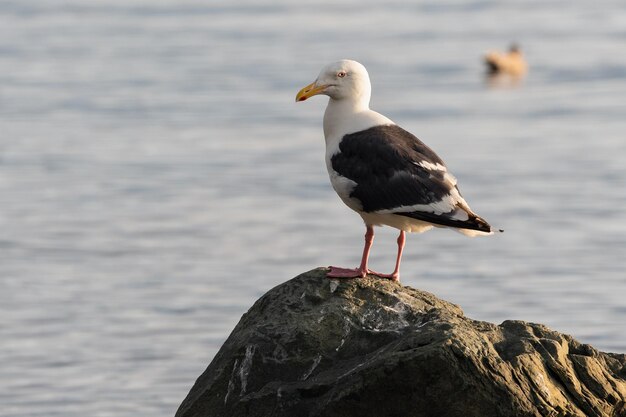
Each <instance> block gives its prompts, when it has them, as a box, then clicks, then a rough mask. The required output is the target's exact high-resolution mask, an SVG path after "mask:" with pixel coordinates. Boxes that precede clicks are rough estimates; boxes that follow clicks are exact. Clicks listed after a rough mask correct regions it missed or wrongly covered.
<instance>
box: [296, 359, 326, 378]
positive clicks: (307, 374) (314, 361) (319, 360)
mask: <svg viewBox="0 0 626 417" xmlns="http://www.w3.org/2000/svg"><path fill="white" fill-rule="evenodd" d="M321 360H322V355H321V354H320V353H318V354H317V357H316V358H315V359H314V360H313V365H311V368H310V369H309V370H308V371H307V372H305V373H304V375H302V378H300V380H301V381H306V379H307V378H308V377H310V376H311V374H312V373H313V371H314V370H315V368H317V365H319V364H320V362H321Z"/></svg>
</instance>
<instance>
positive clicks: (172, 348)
mask: <svg viewBox="0 0 626 417" xmlns="http://www.w3.org/2000/svg"><path fill="white" fill-rule="evenodd" d="M383 4H384V5H383ZM512 40H516V41H518V42H519V43H520V44H521V45H522V48H523V49H524V50H525V51H526V53H527V56H528V60H529V61H530V65H531V72H530V74H529V76H528V77H527V78H526V79H525V80H524V82H523V83H521V84H520V85H518V86H516V87H509V88H490V87H488V86H487V85H486V83H485V81H484V79H483V77H482V67H481V61H480V57H481V55H482V54H483V53H484V52H486V51H487V50H488V49H491V48H500V49H501V48H505V47H507V46H508V44H509V42H510V41H512ZM344 57H348V58H353V59H357V60H359V61H361V62H362V63H364V64H365V65H366V66H367V67H368V69H369V71H370V75H371V78H372V80H373V84H374V93H373V102H372V107H373V108H375V109H376V110H379V111H381V112H383V113H385V114H387V115H388V116H389V117H391V118H392V119H394V120H395V121H396V122H398V123H399V124H401V125H402V126H404V127H405V128H407V129H409V130H411V131H413V132H414V133H415V134H416V135H417V136H418V137H420V138H421V139H423V140H424V141H426V142H427V143H428V144H430V145H431V146H432V147H433V148H435V149H436V150H437V152H438V153H439V154H440V155H441V156H442V157H443V158H444V159H445V160H446V161H447V163H448V165H449V166H450V168H451V169H452V171H453V172H454V173H455V175H456V176H457V177H458V178H459V181H460V187H461V190H462V192H463V193H464V195H465V197H466V198H467V200H468V201H469V202H470V204H471V205H472V207H473V208H474V209H475V210H476V211H477V212H478V213H480V214H481V215H483V216H484V217H486V218H487V219H488V220H489V221H490V222H491V223H492V224H496V225H498V226H500V227H503V228H505V229H506V232H505V233H504V234H502V235H499V236H495V237H491V238H483V239H468V238H465V237H463V236H461V235H458V234H456V233H452V232H449V231H445V230H437V231H434V232H430V233H427V234H424V235H412V236H409V239H408V244H407V248H406V252H405V256H404V264H403V271H402V272H403V283H404V284H405V285H410V286H413V287H417V288H421V289H424V290H428V291H432V292H434V293H435V294H436V295H438V296H440V297H442V298H444V299H447V300H450V301H452V302H455V303H458V304H460V305H461V306H462V307H463V309H464V311H465V312H466V314H467V315H468V316H470V317H472V318H476V319H482V320H488V321H492V322H496V323H499V322H501V321H503V320H505V319H523V320H528V321H535V322H541V323H544V324H547V325H549V326H550V327H552V328H554V329H556V330H559V331H562V332H566V333H570V334H572V335H574V336H575V337H576V338H577V339H579V340H581V341H583V342H588V343H592V344H593V345H594V346H596V347H598V348H600V349H602V350H607V351H614V352H626V320H625V318H626V296H625V294H626V279H625V270H626V251H625V250H626V209H625V207H626V6H625V5H624V3H623V2H622V1H596V2H585V1H582V0H576V1H569V0H568V1H544V0H542V1H526V2H502V1H439V0H436V1H435V0H432V1H424V2H422V1H420V2H413V3H412V4H409V3H407V2H404V1H396V2H393V1H392V2H376V1H371V0H369V1H368V0H365V1H361V0H360V1H347V2H337V1H324V2H310V1H299V2H291V1H287V0H278V1H243V2H237V3H236V4H235V3H234V2H226V1H223V2H215V1H209V2H200V1H190V0H185V1H174V0H171V1H155V0H150V1H148V0H138V1H133V2H129V1H127V0H106V1H105V0H92V1H82V2H81V1H78V0H68V1H62V2H60V1H52V0H50V1H45V0H41V1H35V0H33V1H22V0H14V1H0V230H1V232H0V404H2V406H1V407H0V415H2V416H40V415H46V416H48V417H52V416H63V417H73V416H86V415H89V416H133V417H134V416H142V415H143V416H148V415H149V416H171V415H173V414H174V411H175V409H176V408H177V406H178V404H179V403H180V402H181V401H182V399H183V398H184V396H185V395H186V393H187V392H188V390H189V389H190V387H191V385H192V384H193V382H194V381H195V378H196V377H197V376H198V375H199V374H200V373H201V372H202V371H203V370H204V369H205V367H206V366H207V365H208V363H209V362H210V360H211V359H212V358H213V356H214V355H215V353H216V352H217V350H218V349H219V347H220V346H221V344H222V342H223V341H224V340H225V338H226V337H227V336H228V334H229V332H230V330H231V329H232V327H233V326H234V325H235V324H236V322H237V321H238V320H239V318H240V316H241V315H242V314H243V313H244V312H245V311H246V310H247V309H248V308H249V307H250V305H251V304H252V303H253V301H254V300H256V299H257V298H258V297H259V296H260V295H261V294H263V293H264V292H265V291H267V290H269V289H270V288H272V287H273V286H275V285H277V284H280V283H282V282H284V281H286V280H288V279H290V278H291V277H293V276H295V275H296V274H298V273H300V272H303V271H307V270H309V269H312V268H314V267H317V266H322V265H329V264H336V265H344V266H354V265H356V264H357V263H358V260H359V257H360V252H361V245H362V235H363V233H364V228H363V226H362V224H361V221H360V219H359V217H358V216H357V215H355V214H354V213H352V212H350V210H348V209H347V208H346V207H344V206H343V205H342V203H341V202H340V201H339V199H338V198H337V197H336V196H335V194H334V192H333V191H332V189H331V188H330V185H329V183H328V178H327V174H326V171H325V166H324V162H323V152H324V146H323V139H322V130H321V119H322V113H323V109H324V107H325V105H326V99H325V98H322V97H317V98H314V99H312V100H310V101H307V102H306V103H301V104H297V105H296V104H295V103H294V102H293V101H294V96H295V93H296V91H297V90H298V89H299V88H300V87H302V86H304V85H305V84H308V83H309V82H311V81H313V79H314V78H315V77H316V76H317V73H318V71H319V69H320V67H321V66H322V65H324V64H326V63H328V62H330V61H333V60H336V59H340V58H344ZM394 254H395V231H392V230H386V229H382V230H380V231H379V232H378V235H377V241H376V244H375V246H374V252H373V258H372V267H373V268H375V269H379V270H383V271H385V270H391V269H392V267H393V260H394Z"/></svg>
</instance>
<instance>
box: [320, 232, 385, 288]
mask: <svg viewBox="0 0 626 417" xmlns="http://www.w3.org/2000/svg"><path fill="white" fill-rule="evenodd" d="M373 243H374V227H373V226H369V225H368V226H367V230H366V232H365V246H364V247H363V256H362V257H361V265H360V266H359V267H358V268H354V269H351V268H339V267H337V266H330V267H329V268H330V271H328V273H327V274H326V276H327V277H329V278H364V277H365V275H367V273H368V272H369V270H368V269H367V260H368V259H369V257H370V249H371V248H372V244H373Z"/></svg>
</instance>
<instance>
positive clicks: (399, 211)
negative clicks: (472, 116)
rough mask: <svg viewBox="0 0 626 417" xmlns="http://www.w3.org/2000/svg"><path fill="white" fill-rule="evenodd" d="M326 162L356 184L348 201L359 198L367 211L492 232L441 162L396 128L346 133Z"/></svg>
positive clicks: (430, 150)
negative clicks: (474, 210)
mask: <svg viewBox="0 0 626 417" xmlns="http://www.w3.org/2000/svg"><path fill="white" fill-rule="evenodd" d="M331 164H332V168H333V170H334V171H335V172H337V173H338V174H339V175H340V176H342V177H344V178H347V179H349V180H351V181H353V182H354V183H355V184H356V185H355V186H354V188H353V189H352V190H351V192H350V196H349V197H350V198H352V199H356V200H358V202H359V203H360V206H361V207H362V211H364V212H366V213H379V214H396V215H400V216H406V217H410V218H414V219H417V220H421V221H426V222H429V223H433V224H436V225H441V226H448V227H454V228H459V229H470V230H477V231H480V232H486V233H489V232H491V227H490V226H489V224H488V223H487V222H486V221H485V220H483V219H482V218H480V217H479V216H477V215H476V214H475V213H473V212H472V211H471V209H470V208H469V206H468V205H467V203H466V202H465V200H464V199H463V197H462V196H461V194H460V192H459V190H458V188H457V185H456V179H455V178H454V177H453V176H452V175H451V174H450V173H449V172H448V170H447V168H446V166H445V164H444V162H443V160H442V159H441V158H440V157H439V156H438V155H437V154H436V153H435V152H434V151H433V150H432V149H430V148H429V147H428V146H426V145H425V144H424V143H423V142H422V141H420V140H419V139H418V138H417V137H415V136H414V135H413V134H411V133H409V132H407V131H406V130H404V129H402V128H401V127H399V126H397V125H380V126H375V127H371V128H369V129H366V130H363V131H360V132H356V133H351V134H348V135H345V136H344V137H343V138H342V140H341V142H340V144H339V152H337V153H336V154H334V155H333V156H332V157H331Z"/></svg>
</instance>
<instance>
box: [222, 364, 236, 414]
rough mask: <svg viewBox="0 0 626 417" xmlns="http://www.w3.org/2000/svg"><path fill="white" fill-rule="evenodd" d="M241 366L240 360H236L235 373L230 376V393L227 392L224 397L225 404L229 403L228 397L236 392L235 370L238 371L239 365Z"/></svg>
mask: <svg viewBox="0 0 626 417" xmlns="http://www.w3.org/2000/svg"><path fill="white" fill-rule="evenodd" d="M238 364H239V360H238V359H235V363H233V371H232V372H231V374H230V380H229V381H228V391H226V395H225V396H224V404H226V402H227V401H228V397H229V396H230V394H231V393H232V392H233V391H234V390H235V381H234V379H235V375H236V373H235V370H236V369H237V365H238Z"/></svg>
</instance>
